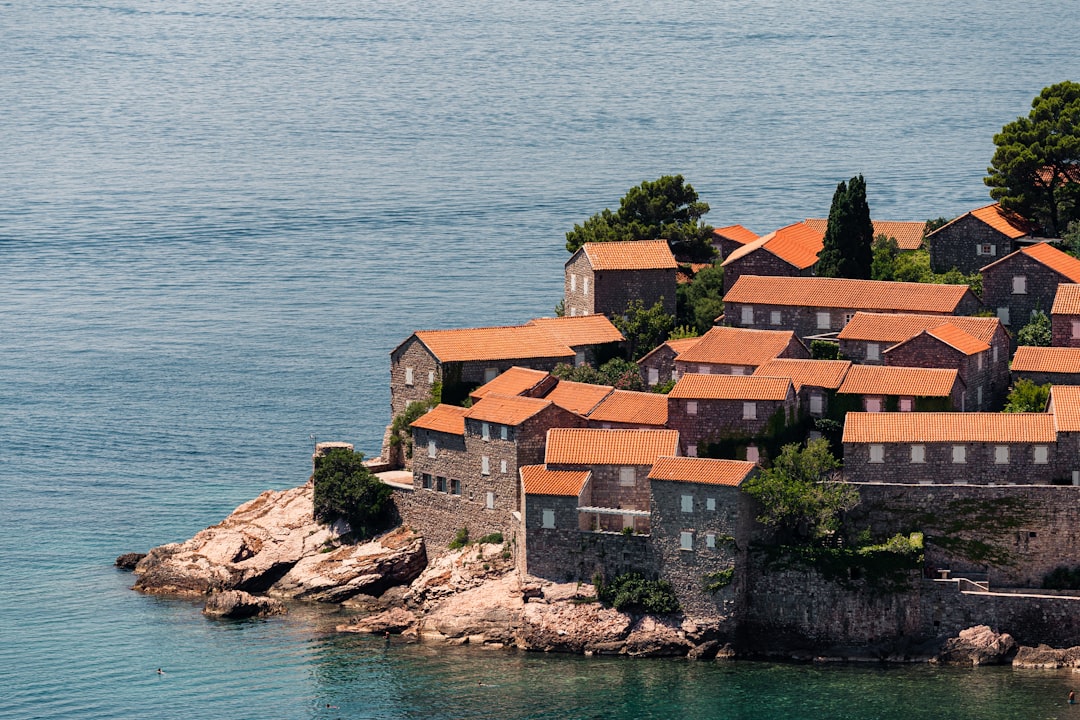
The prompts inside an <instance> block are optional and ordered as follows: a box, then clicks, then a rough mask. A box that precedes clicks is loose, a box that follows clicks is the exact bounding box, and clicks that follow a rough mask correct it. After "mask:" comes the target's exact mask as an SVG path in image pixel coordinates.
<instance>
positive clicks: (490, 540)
mask: <svg viewBox="0 0 1080 720" xmlns="http://www.w3.org/2000/svg"><path fill="white" fill-rule="evenodd" d="M466 538H468V533H466ZM502 541H503V534H502V533H501V532H493V533H489V534H488V535H485V536H484V537H482V538H480V539H479V540H477V541H476V542H477V543H481V544H482V543H486V544H488V545H501V544H502Z"/></svg>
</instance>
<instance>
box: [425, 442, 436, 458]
mask: <svg viewBox="0 0 1080 720" xmlns="http://www.w3.org/2000/svg"><path fill="white" fill-rule="evenodd" d="M427 456H428V457H435V441H434V440H428V441H427Z"/></svg>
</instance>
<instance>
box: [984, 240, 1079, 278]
mask: <svg viewBox="0 0 1080 720" xmlns="http://www.w3.org/2000/svg"><path fill="white" fill-rule="evenodd" d="M1017 252H1022V253H1024V254H1025V255H1027V256H1028V257H1029V258H1031V259H1032V260H1036V261H1038V262H1040V263H1042V264H1043V265H1045V266H1046V267H1048V268H1050V269H1051V270H1053V271H1054V272H1056V273H1060V274H1062V275H1064V276H1065V277H1067V278H1068V279H1069V280H1071V281H1072V282H1074V283H1075V282H1080V260H1077V259H1076V258H1074V257H1073V256H1072V255H1069V254H1068V253H1063V252H1062V251H1060V250H1058V249H1057V248H1056V247H1054V246H1053V245H1051V244H1050V243H1048V242H1038V243H1035V244H1033V245H1028V246H1026V247H1022V248H1020V249H1019V250H1017ZM1004 259H1005V258H1002V260H1004ZM998 262H1000V260H999V261H998Z"/></svg>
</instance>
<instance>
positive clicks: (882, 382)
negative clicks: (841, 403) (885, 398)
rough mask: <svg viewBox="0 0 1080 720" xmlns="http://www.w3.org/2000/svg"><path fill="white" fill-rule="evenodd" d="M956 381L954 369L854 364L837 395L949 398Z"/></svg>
mask: <svg viewBox="0 0 1080 720" xmlns="http://www.w3.org/2000/svg"><path fill="white" fill-rule="evenodd" d="M956 381H957V371H956V370H952V369H943V368H915V367H897V366H891V365H852V366H851V369H850V370H848V374H847V377H845V378H844V382H843V383H842V384H841V385H840V389H839V390H837V392H839V393H844V394H846V395H909V396H912V397H948V396H949V395H950V394H952V389H953V386H954V385H956ZM920 414H922V413H920Z"/></svg>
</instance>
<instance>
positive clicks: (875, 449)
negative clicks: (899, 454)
mask: <svg viewBox="0 0 1080 720" xmlns="http://www.w3.org/2000/svg"><path fill="white" fill-rule="evenodd" d="M869 451H870V454H869V460H867V462H871V463H874V464H880V463H884V462H885V446H884V445H882V444H881V443H873V444H871V445H870V448H869Z"/></svg>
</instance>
